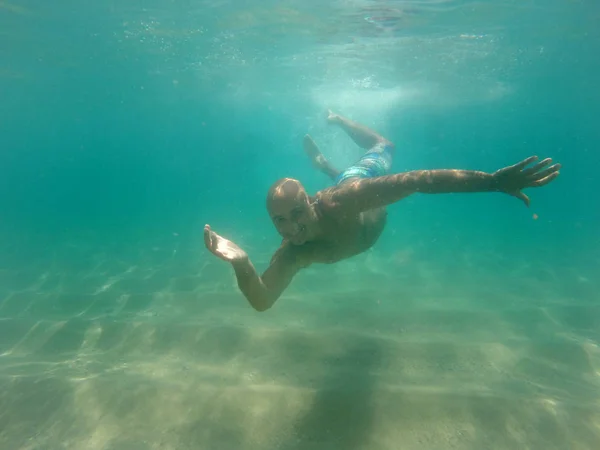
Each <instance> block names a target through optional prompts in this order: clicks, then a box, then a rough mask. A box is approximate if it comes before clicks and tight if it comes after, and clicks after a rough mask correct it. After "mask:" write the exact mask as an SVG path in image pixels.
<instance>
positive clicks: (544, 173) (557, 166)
mask: <svg viewBox="0 0 600 450" xmlns="http://www.w3.org/2000/svg"><path fill="white" fill-rule="evenodd" d="M559 170H560V164H554V165H553V166H550V167H548V168H547V169H546V170H542V171H541V172H538V173H536V174H534V175H532V177H531V178H533V179H534V181H537V180H541V179H542V178H546V177H547V176H548V175H552V174H553V173H555V172H558V171H559Z"/></svg>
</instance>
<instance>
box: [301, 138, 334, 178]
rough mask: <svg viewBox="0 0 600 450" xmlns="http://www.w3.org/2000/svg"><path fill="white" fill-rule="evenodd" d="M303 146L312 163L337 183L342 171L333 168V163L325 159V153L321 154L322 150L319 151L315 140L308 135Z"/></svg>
mask: <svg viewBox="0 0 600 450" xmlns="http://www.w3.org/2000/svg"><path fill="white" fill-rule="evenodd" d="M303 144H304V151H305V152H306V154H307V155H308V157H309V158H310V160H311V161H312V163H313V165H314V166H315V167H316V168H317V169H319V170H320V171H321V172H323V173H324V174H325V175H327V176H328V177H329V178H331V179H332V180H333V181H335V179H336V178H337V177H338V176H339V175H340V171H339V170H337V169H336V168H335V167H333V166H332V165H331V163H330V162H329V161H327V159H325V156H323V153H321V150H319V147H317V144H316V143H315V141H313V138H311V137H310V136H309V135H308V134H307V135H306V136H304V142H303Z"/></svg>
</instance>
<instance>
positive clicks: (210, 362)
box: [0, 248, 600, 450]
mask: <svg viewBox="0 0 600 450" xmlns="http://www.w3.org/2000/svg"><path fill="white" fill-rule="evenodd" d="M80 253H81V252H80ZM84 253H85V252H84ZM190 254H191V253H190ZM94 255H95V256H94V257H92V258H88V259H86V260H85V263H83V262H82V263H81V264H73V265H68V264H65V263H54V264H49V262H48V261H46V262H40V263H39V264H37V265H34V266H32V267H29V268H27V269H24V268H19V269H12V268H8V267H7V268H4V269H2V271H1V272H0V278H1V281H2V289H3V290H2V299H1V305H0V318H1V319H0V353H1V357H0V386H1V388H0V448H2V449H59V448H60V449H77V450H80V449H111V450H117V449H123V450H125V449H127V450H130V449H134V450H135V449H177V450H181V449H217V450H227V449H231V450H253V449H256V450H258V449H260V450H275V449H281V450H291V449H294V450H313V449H314V450H321V449H344V450H353V449H357V450H358V449H365V450H367V449H368V450H397V449H452V448H456V449H472V450H482V449H510V450H514V449H525V448H529V449H561V450H564V449H596V448H600V347H599V346H598V345H599V343H600V304H599V303H598V302H597V301H596V298H595V292H597V288H598V286H597V284H594V283H596V282H595V281H590V280H589V279H586V278H585V277H583V276H581V275H578V274H576V273H574V272H573V273H571V272H569V271H563V272H560V273H556V271H555V270H553V269H552V268H551V267H548V268H543V267H542V268H540V267H532V266H529V265H527V264H518V263H514V264H513V265H512V266H511V267H510V268H508V269H506V268H504V269H503V271H502V272H501V273H500V272H499V269H498V267H501V266H502V264H503V262H502V261H499V260H498V261H496V260H494V259H493V257H488V258H486V261H487V263H486V264H478V262H477V261H476V258H475V259H469V257H464V258H463V259H462V260H461V261H458V262H456V261H455V264H450V263H448V264H447V265H443V264H440V263H439V262H438V263H434V262H432V261H429V260H423V259H419V258H418V256H415V255H413V254H411V252H410V251H405V252H399V253H397V254H395V255H393V257H391V258H389V257H388V258H383V257H381V256H378V254H377V253H376V252H373V253H372V254H369V255H366V256H364V257H361V258H358V259H356V260H353V261H350V262H346V263H342V264H340V265H336V266H327V267H320V268H314V269H313V268H311V269H309V270H307V271H306V272H304V273H302V275H301V276H300V277H299V278H298V279H297V280H295V281H294V284H293V286H292V287H291V289H290V290H289V292H288V293H287V294H286V295H285V296H284V297H283V298H282V299H281V300H280V302H278V303H277V304H276V306H275V307H274V308H273V309H272V310H270V311H268V312H266V313H262V314H259V313H255V312H254V311H253V310H252V309H251V308H250V307H249V306H248V305H247V304H246V303H245V300H244V299H243V297H242V296H241V295H240V294H239V293H238V292H237V290H236V287H235V284H234V280H233V277H232V273H231V271H229V270H228V268H227V267H226V266H223V264H221V263H220V262H219V261H213V260H212V259H210V258H206V256H205V255H199V256H197V258H198V260H197V261H193V260H187V259H186V258H182V259H178V257H177V256H176V255H174V254H173V253H172V252H171V251H161V249H160V248H156V249H150V250H148V254H147V255H144V258H142V259H140V260H139V261H138V262H137V263H136V264H132V263H131V261H132V260H127V259H126V258H122V259H119V258H118V257H116V256H115V255H109V254H106V253H101V252H100V253H95V254H94ZM488 256H489V255H488ZM492 256H493V255H492ZM267 258H268V255H263V258H262V259H263V261H262V262H261V261H260V258H258V259H259V264H261V265H262V264H264V260H266V259H267ZM67 259H68V258H67ZM67 259H64V260H65V261H66V260H67ZM140 261H141V262H140ZM490 261H491V262H490ZM436 264H437V265H436ZM495 264H496V265H495ZM466 268H469V270H466ZM319 269H322V270H319ZM394 270H397V271H396V272H394ZM507 280H510V282H507ZM568 292H571V293H573V295H568Z"/></svg>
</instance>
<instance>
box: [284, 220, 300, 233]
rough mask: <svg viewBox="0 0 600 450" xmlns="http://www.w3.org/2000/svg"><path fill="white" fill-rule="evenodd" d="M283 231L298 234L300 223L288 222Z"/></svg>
mask: <svg viewBox="0 0 600 450" xmlns="http://www.w3.org/2000/svg"><path fill="white" fill-rule="evenodd" d="M283 231H284V232H285V233H288V234H296V233H297V232H298V231H300V225H299V224H298V223H297V222H288V223H286V225H285V227H284V229H283Z"/></svg>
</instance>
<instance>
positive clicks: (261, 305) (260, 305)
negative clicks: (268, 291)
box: [250, 298, 275, 312]
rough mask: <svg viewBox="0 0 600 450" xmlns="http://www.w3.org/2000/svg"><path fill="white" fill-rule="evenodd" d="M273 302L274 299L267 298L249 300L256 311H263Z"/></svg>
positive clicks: (269, 307)
mask: <svg viewBox="0 0 600 450" xmlns="http://www.w3.org/2000/svg"><path fill="white" fill-rule="evenodd" d="M273 303H275V301H274V300H271V299H267V298H261V299H255V300H253V301H250V305H251V306H252V308H254V310H255V311H258V312H265V311H266V310H268V309H271V306H273Z"/></svg>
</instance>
